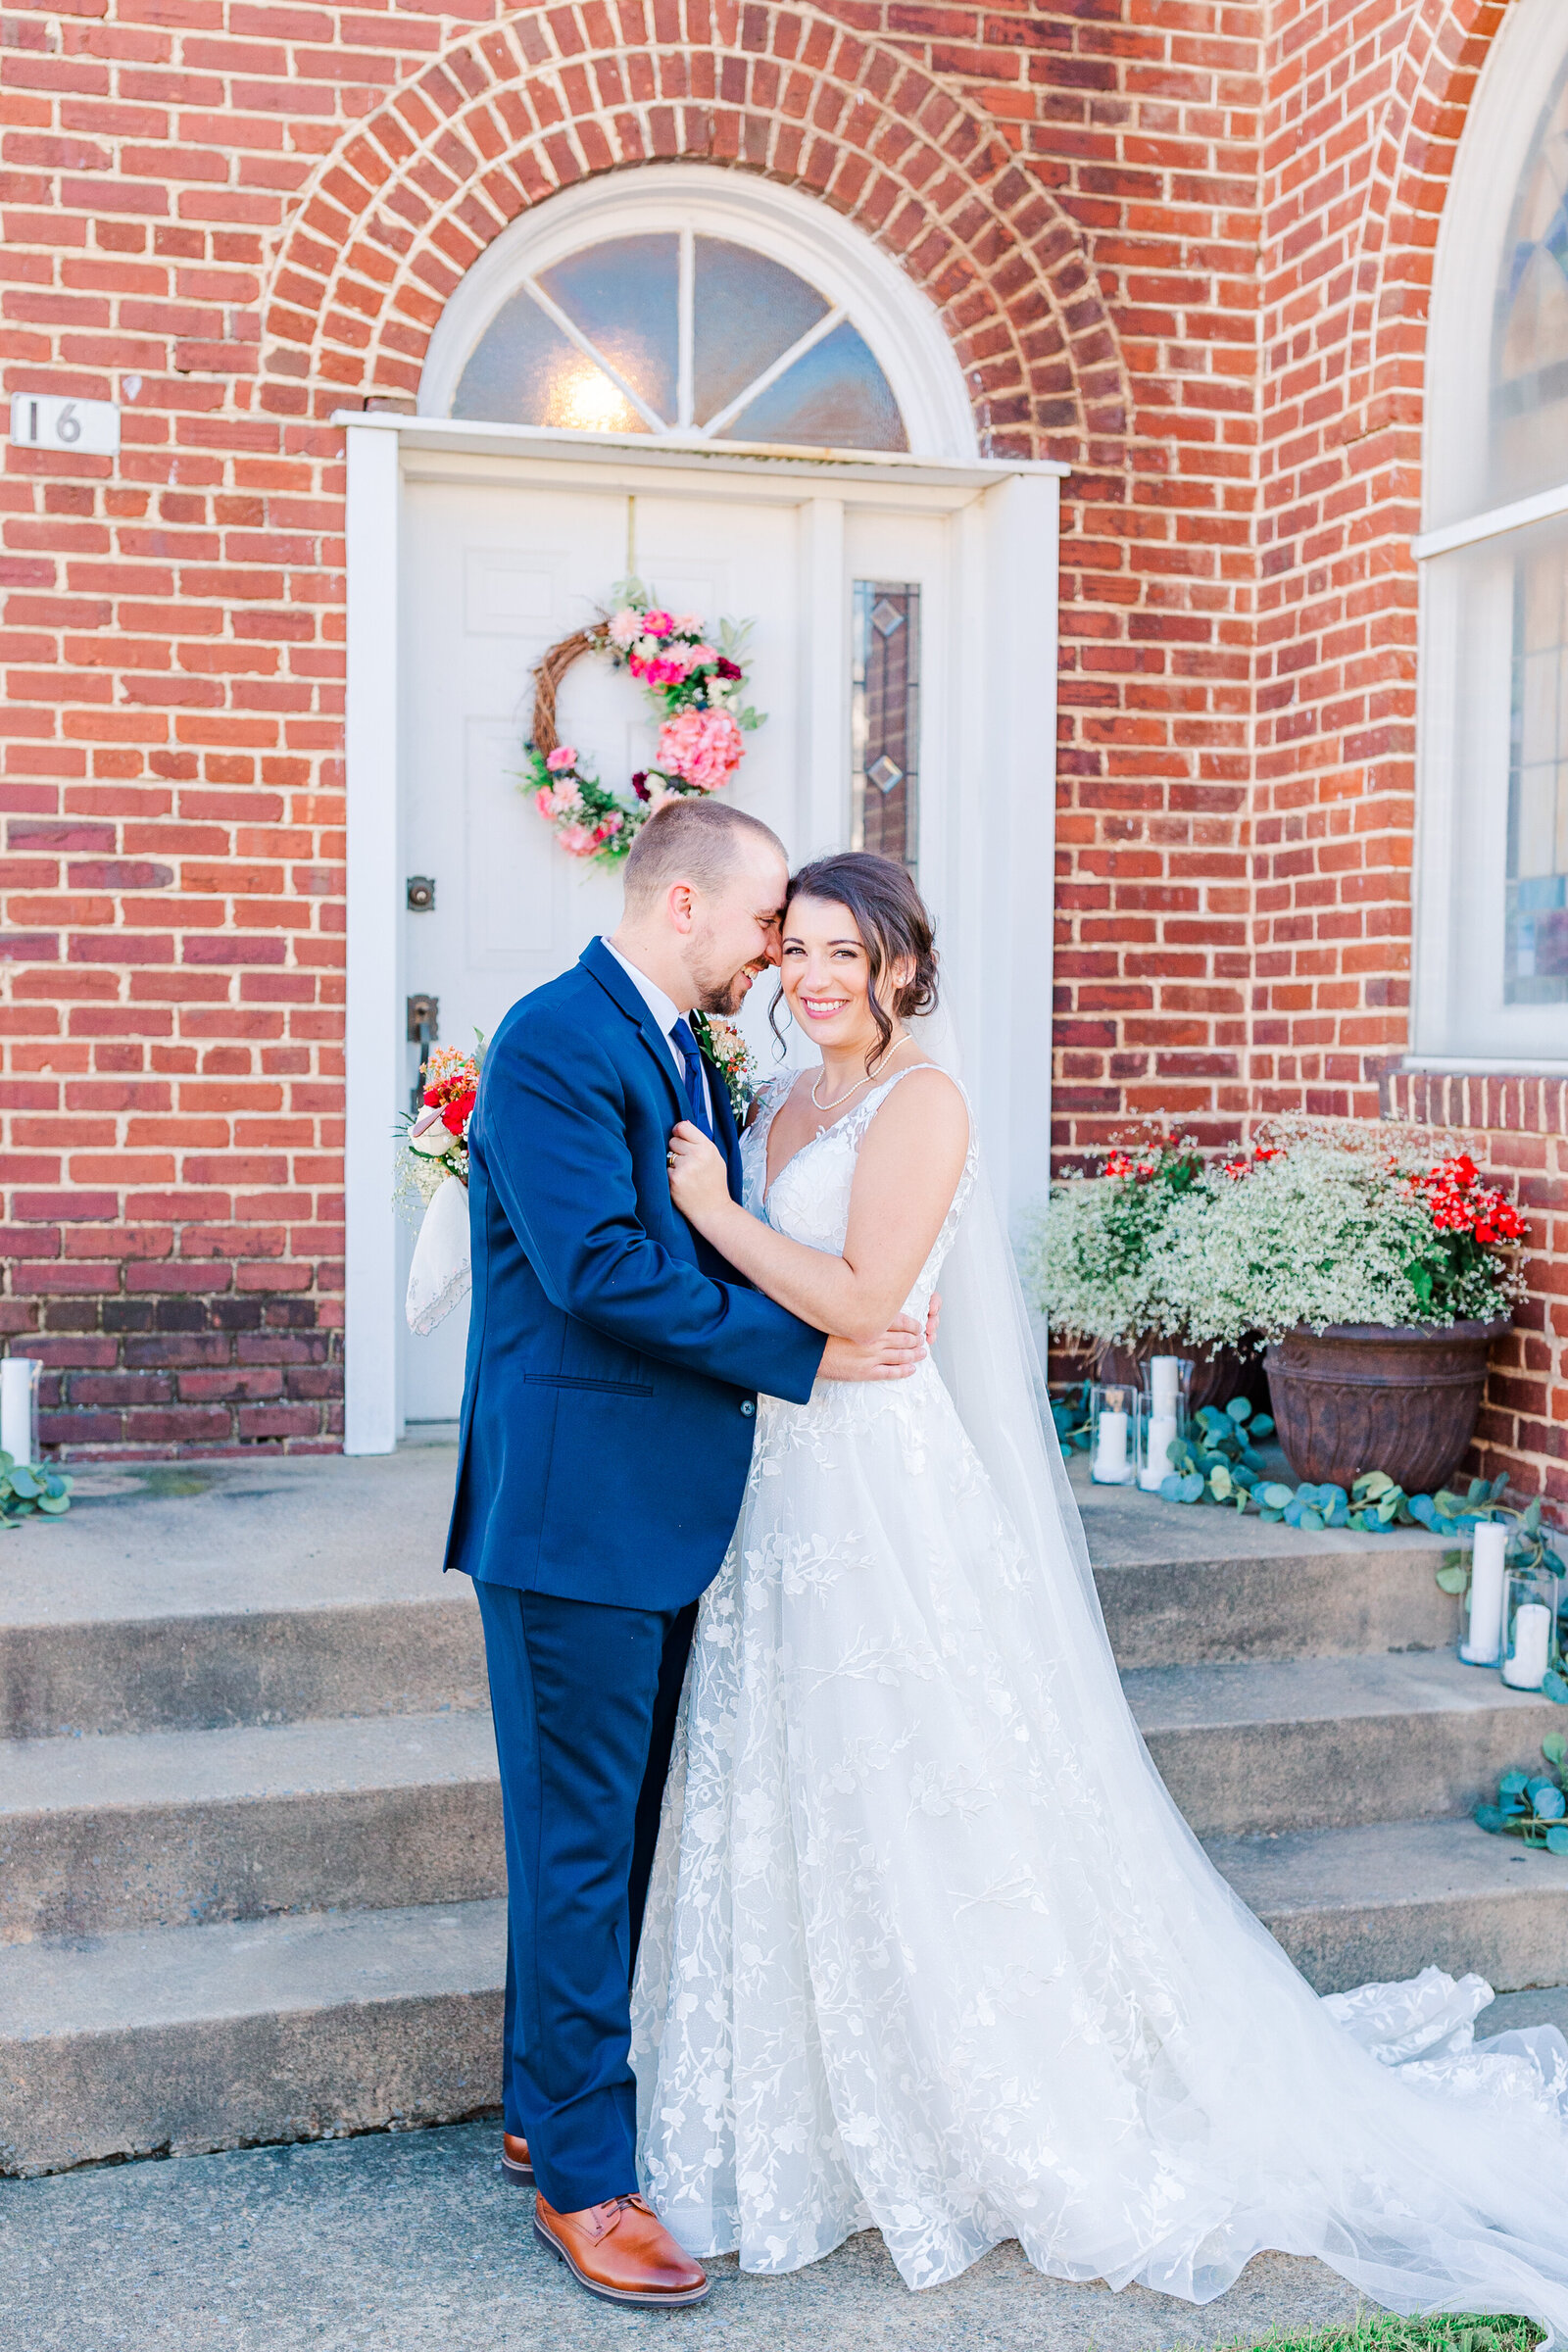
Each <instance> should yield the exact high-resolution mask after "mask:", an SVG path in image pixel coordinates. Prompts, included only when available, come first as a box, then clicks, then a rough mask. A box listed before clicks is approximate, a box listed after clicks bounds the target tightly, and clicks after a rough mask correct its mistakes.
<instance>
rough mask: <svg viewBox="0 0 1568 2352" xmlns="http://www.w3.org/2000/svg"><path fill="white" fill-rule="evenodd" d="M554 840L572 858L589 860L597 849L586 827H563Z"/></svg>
mask: <svg viewBox="0 0 1568 2352" xmlns="http://www.w3.org/2000/svg"><path fill="white" fill-rule="evenodd" d="M556 839H557V840H558V841H559V842H560V844H561V846H562V848H563V849H564V850H569V851H570V853H571V855H572V857H573V858H591V857H592V856H593V854H594V851H595V850H596V848H597V847H598V844H597V842H596V841H595V840H594V837H593V835H592V833H591V832H590V831H589V830H588V827H587V826H586V825H563V826H562V827H561V829H560V831H559V832H558V833H557V835H556Z"/></svg>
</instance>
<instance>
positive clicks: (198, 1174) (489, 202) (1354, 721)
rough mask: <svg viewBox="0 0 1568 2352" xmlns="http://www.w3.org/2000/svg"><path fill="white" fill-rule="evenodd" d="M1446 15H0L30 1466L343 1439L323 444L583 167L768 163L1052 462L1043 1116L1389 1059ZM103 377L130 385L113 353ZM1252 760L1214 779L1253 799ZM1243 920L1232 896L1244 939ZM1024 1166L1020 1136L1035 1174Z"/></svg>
mask: <svg viewBox="0 0 1568 2352" xmlns="http://www.w3.org/2000/svg"><path fill="white" fill-rule="evenodd" d="M1499 13H1500V11H1499V7H1498V6H1497V5H1496V0H1487V4H1486V5H1482V0H1359V4H1358V5H1354V6H1352V5H1346V4H1344V0H1340V4H1338V5H1335V4H1332V0H1316V4H1315V5H1313V6H1311V7H1306V6H1294V5H1282V6H1278V7H1276V8H1274V9H1273V10H1272V11H1269V12H1265V11H1263V10H1261V9H1259V8H1257V7H1256V6H1253V5H1242V4H1241V0H1229V4H1226V0H1045V4H1044V5H1040V6H1019V5H1008V4H1006V0H1002V4H1000V5H995V6H987V7H985V8H983V9H982V8H980V7H978V6H977V7H965V6H949V5H917V4H915V0H863V4H862V0H840V4H839V5H837V6H836V7H833V8H830V9H816V8H807V7H798V8H792V7H785V6H781V5H776V4H774V0H746V4H745V5H739V4H733V0H730V4H723V5H719V4H715V5H710V4H709V0H613V4H612V0H584V4H583V5H581V6H574V7H568V6H560V7H524V8H515V9H509V8H503V7H501V6H499V5H496V4H495V0H471V5H470V6H469V7H468V9H467V10H466V11H459V10H448V11H441V10H438V9H435V8H430V9H428V10H426V9H421V8H420V7H418V6H417V5H415V6H410V5H399V6H398V7H396V8H392V7H390V6H387V5H386V4H385V0H365V4H364V5H362V6H358V7H356V8H354V9H352V10H351V9H344V8H341V7H339V6H336V5H311V4H310V0H300V4H299V5H293V4H292V0H81V4H80V7H79V11H73V10H71V9H68V10H66V11H64V12H62V11H60V10H59V9H51V10H48V11H45V10H42V9H31V8H27V7H20V8H17V9H14V10H12V11H10V12H8V13H7V14H6V15H5V16H4V18H3V20H0V44H3V45H0V88H3V105H4V110H5V111H4V127H3V135H0V191H3V198H4V221H5V231H6V240H5V241H6V251H5V259H4V265H3V266H4V269H5V271H6V284H5V292H4V305H5V308H4V318H5V327H6V336H5V367H6V389H7V390H10V389H16V388H25V389H29V390H54V391H62V392H73V393H76V394H78V395H81V396H88V397H99V398H102V397H113V396H114V395H115V394H116V393H117V392H119V393H120V395H121V396H122V398H123V401H124V403H125V410H124V437H125V445H124V449H123V455H122V458H121V460H120V462H119V465H118V466H111V464H110V462H109V461H107V460H95V459H87V458H81V459H65V458H44V457H41V456H31V455H25V454H22V453H19V452H17V451H15V450H13V449H10V448H9V447H8V448H7V452H6V468H5V473H4V477H3V489H0V496H3V499H4V514H3V515H0V586H3V589H4V593H5V598H6V603H5V613H4V621H3V628H4V637H3V648H4V658H5V667H6V685H7V692H6V699H5V729H6V732H5V736H4V739H3V760H4V765H3V770H0V801H3V804H4V812H5V815H6V822H7V826H8V834H7V843H6V848H7V858H6V861H5V863H4V865H3V866H0V892H3V896H4V905H3V907H0V1029H3V1032H4V1046H5V1064H4V1075H3V1078H0V1112H3V1116H4V1121H5V1126H4V1136H3V1146H0V1187H3V1189H4V1193H5V1203H4V1206H5V1216H6V1228H7V1236H8V1240H9V1244H10V1248H9V1258H10V1264H9V1269H8V1273H7V1279H6V1289H5V1294H4V1297H3V1298H0V1322H3V1324H4V1327H5V1328H6V1329H7V1330H9V1332H10V1333H11V1335H12V1340H13V1344H17V1345H21V1346H23V1347H24V1348H26V1349H27V1350H28V1351H29V1352H35V1353H41V1354H43V1355H45V1356H46V1357H47V1359H48V1361H49V1363H50V1366H51V1378H52V1381H53V1383H54V1389H53V1392H52V1402H53V1404H54V1407H55V1417H54V1418H53V1420H52V1423H51V1434H52V1435H53V1436H54V1437H55V1438H56V1439H57V1440H59V1441H61V1442H64V1443H67V1444H69V1445H72V1446H89V1447H99V1446H106V1445H113V1444H141V1445H146V1446H157V1447H166V1446H172V1445H183V1446H206V1445H215V1444H222V1443H230V1442H235V1441H252V1442H262V1443H279V1444H287V1445H291V1446H312V1445H324V1444H331V1443H333V1442H334V1433H335V1431H336V1430H337V1428H338V1426H339V1424H338V1420H337V1410H338V1407H337V1403H336V1397H337V1391H338V1384H339V1378H340V1364H339V1362H338V1348H339V1340H338V1333H339V1330H340V1325H341V1262H340V1250H341V1235H340V1231H339V1218H340V1213H341V1212H340V1200H339V1196H338V1187H339V1183H340V1174H341V1170H340V1160H339V1156H338V1154H339V1149H340V1132H339V1119H340V1110H341V998H342V964H341V956H342V923H343V902H342V882H341V855H342V836H341V824H342V803H341V798H340V784H341V779H340V775H339V770H338V760H339V755H340V704H341V693H342V656H341V642H342V577H341V562H342V551H341V541H340V532H341V520H342V507H341V499H342V477H341V436H340V435H338V434H337V433H335V432H334V431H333V430H332V429H331V427H330V424H329V422H328V419H329V417H330V415H331V412H332V410H333V409H334V408H336V407H340V406H344V405H348V406H353V405H355V404H357V403H358V402H361V401H363V400H365V399H367V398H379V397H394V398H399V399H406V398H407V397H408V395H409V394H410V392H411V391H412V390H413V388H414V387H415V385H416V384H417V377H418V370H419V366H420V362H421V358H422V354H423V350H424V347H425V343H426V341H427V339H428V336H429V333H430V330H431V327H432V325H433V323H434V321H435V319H436V318H437V317H438V316H439V314H440V310H441V307H442V305H443V303H444V302H445V300H446V298H447V296H448V295H449V294H450V292H451V289H452V287H453V286H454V285H455V284H456V283H457V281H458V279H459V277H460V276H461V275H462V273H463V271H464V270H465V269H466V267H467V266H468V265H469V263H470V262H471V261H472V260H473V259H474V258H475V257H476V256H477V254H478V253H480V252H481V251H482V250H483V248H484V247H485V245H486V244H487V243H488V242H489V240H490V239H491V238H492V237H493V236H494V235H495V234H496V233H497V231H498V230H499V229H500V228H501V227H502V226H503V225H504V224H505V223H506V222H507V221H510V220H512V219H514V218H515V216H516V215H517V213H518V212H519V211H521V210H523V209H524V208H525V207H526V206H528V205H530V204H534V203H537V202H540V201H544V200H546V199H548V197H549V195H550V193H551V192H552V190H553V189H555V188H557V187H559V186H562V185H564V184H566V183H568V182H570V181H573V180H575V179H578V178H581V177H583V176H584V175H586V174H588V173H591V172H600V171H605V170H610V169H615V168H620V167H623V166H626V165H630V164H635V163H637V162H641V161H645V160H648V159H655V158H674V157H693V158H701V159H706V160H711V161H716V162H720V163H725V164H728V165H731V166H733V167H734V168H735V169H738V170H746V171H750V172H760V173H764V174H766V175H769V176H772V177H775V178H777V179H779V180H782V181H787V182H791V183H794V184H796V185H799V186H802V187H804V188H807V189H809V190H810V191H812V192H813V193H815V194H816V195H818V196H819V197H820V198H821V199H822V201H824V202H826V203H829V204H832V205H834V206H835V207H836V208H838V209H839V210H840V211H842V212H844V213H845V214H847V215H849V216H850V217H851V218H853V219H855V220H856V221H858V222H859V223H860V224H861V225H862V226H863V227H864V228H865V230H866V231H867V233H868V234H870V235H872V236H873V237H875V238H876V239H877V240H878V241H879V242H880V243H881V244H882V245H883V247H884V248H885V249H886V250H887V251H889V252H890V253H892V254H893V255H894V256H895V257H896V258H897V259H898V260H899V261H900V263H901V265H902V266H903V267H904V268H905V270H907V272H908V273H909V275H910V276H911V277H912V278H913V279H914V280H915V281H916V282H917V283H918V284H920V285H922V286H923V287H924V288H925V289H926V290H927V291H928V292H929V294H930V296H931V298H932V300H933V301H934V302H935V303H936V304H937V306H938V307H939V309H940V310H941V312H942V314H943V316H944V318H945V319H946V321H947V323H948V326H949V329H950V332H951V333H952V335H953V337H954V339H955V344H956V349H957V351H958V354H959V357H960V360H961V362H962V364H963V366H964V368H965V370H966V372H967V374H968V377H969V380H970V382H971V385H972V387H973V392H974V400H975V410H976V418H977V423H978V426H979V429H980V432H981V435H982V439H983V442H984V443H985V445H987V446H988V447H990V448H992V449H994V450H996V451H999V452H1006V453H1018V454H1034V455H1051V456H1057V457H1064V458H1066V459H1067V460H1069V462H1070V463H1071V464H1072V466H1074V469H1075V470H1074V473H1073V475H1072V477H1071V479H1070V481H1069V482H1068V483H1067V484H1066V485H1065V489H1066V499H1065V536H1064V543H1063V579H1062V589H1063V614H1062V619H1063V629H1062V639H1063V644H1062V683H1061V738H1062V740H1061V763H1060V788H1059V795H1058V802H1059V806H1058V833H1059V841H1060V877H1059V898H1058V907H1057V933H1058V938H1057V967H1056V970H1057V985H1058V1005H1057V1024H1058V1025H1057V1033H1056V1044H1057V1071H1056V1087H1055V1110H1056V1123H1057V1142H1058V1147H1059V1149H1060V1150H1061V1151H1062V1152H1063V1153H1068V1154H1070V1153H1072V1152H1084V1151H1086V1150H1090V1149H1092V1148H1093V1147H1094V1146H1095V1145H1096V1144H1097V1143H1099V1142H1100V1141H1102V1140H1103V1137H1104V1136H1105V1135H1106V1134H1107V1133H1108V1132H1109V1130H1110V1129H1111V1128H1112V1127H1114V1126H1115V1125H1116V1124H1117V1123H1118V1121H1119V1120H1120V1119H1121V1118H1123V1117H1124V1116H1125V1115H1126V1114H1127V1113H1128V1112H1129V1111H1130V1110H1146V1109H1152V1108H1156V1107H1157V1108H1163V1109H1165V1110H1168V1111H1170V1112H1171V1113H1173V1114H1174V1115H1176V1116H1177V1117H1178V1118H1179V1119H1180V1120H1181V1122H1182V1123H1183V1124H1184V1125H1187V1126H1190V1127H1193V1128H1195V1129H1196V1130H1197V1131H1198V1132H1200V1133H1201V1134H1204V1135H1207V1136H1211V1137H1213V1138H1215V1139H1218V1138H1220V1137H1222V1136H1226V1135H1229V1134H1231V1133H1234V1132H1235V1131H1236V1130H1237V1128H1238V1127H1239V1126H1241V1125H1242V1124H1243V1123H1245V1121H1246V1119H1247V1118H1248V1116H1249V1115H1250V1114H1251V1113H1252V1112H1254V1111H1255V1110H1257V1109H1259V1108H1263V1107H1274V1106H1285V1105H1287V1104H1292V1105H1294V1104H1296V1103H1307V1104H1309V1105H1310V1106H1313V1107H1324V1108H1349V1107H1354V1108H1356V1109H1357V1110H1361V1111H1365V1112H1367V1113H1369V1114H1370V1113H1372V1112H1374V1111H1375V1109H1376V1105H1377V1081H1378V1076H1379V1072H1380V1070H1381V1068H1382V1066H1383V1065H1384V1063H1386V1061H1387V1060H1388V1059H1389V1058H1390V1057H1391V1056H1392V1055H1395V1054H1397V1051H1398V1048H1399V1046H1400V1044H1401V1042H1402V1037H1403V1029H1402V1018H1403V1015H1402V992H1403V988H1404V984H1405V970H1406V957H1407V934H1408V913H1407V908H1408V889H1407V877H1408V858H1409V826H1410V809H1411V795H1412V781H1413V780H1412V772H1411V764H1410V760H1411V747H1410V723H1411V713H1410V675H1411V667H1412V661H1413V610H1414V590H1413V576H1412V574H1411V571H1410V566H1409V563H1408V556H1407V550H1406V546H1405V542H1406V540H1407V537H1408V533H1409V531H1410V529H1411V528H1412V527H1413V523H1414V518H1415V513H1416V506H1417V500H1418V477H1417V465H1418V456H1419V445H1418V428H1419V395H1420V358H1421V339H1422V327H1421V321H1422V316H1423V304H1424V289H1425V282H1426V281H1425V272H1426V271H1427V270H1428V269H1429V265H1430V252H1431V244H1432V236H1433V230H1434V226H1435V221H1436V218H1437V213H1438V209H1439V207H1440V205H1441V200H1442V191H1443V186H1444V183H1445V180H1446V172H1447V169H1448V165H1449V163H1450V162H1451V154H1452V146H1453V142H1454V138H1455V136H1456V133H1457V129H1458V127H1459V124H1460V122H1461V120H1462V108H1463V104H1464V101H1465V98H1466V96H1467V94H1468V89H1469V86H1470V82H1471V80H1472V79H1473V75H1474V73H1475V71H1476V69H1477V67H1478V65H1479V63H1480V60H1481V58H1482V56H1483V55H1484V51H1485V46H1486V41H1487V39H1488V38H1489V37H1490V34H1491V32H1492V30H1493V29H1494V28H1495V23H1496V20H1497V18H1498V15H1499ZM131 377H135V378H139V383H137V384H136V386H135V388H134V393H133V392H132V386H131V383H130V381H129V380H128V379H129V378H131ZM1254 776H1255V778H1256V782H1255V784H1254ZM1254 909H1255V931H1254ZM1042 1176H1044V1171H1042Z"/></svg>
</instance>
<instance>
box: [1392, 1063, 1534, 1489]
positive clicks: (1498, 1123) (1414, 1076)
mask: <svg viewBox="0 0 1568 2352" xmlns="http://www.w3.org/2000/svg"><path fill="white" fill-rule="evenodd" d="M1382 1107H1383V1115H1384V1117H1385V1118H1389V1119H1396V1120H1398V1121H1399V1122H1400V1123H1401V1124H1403V1125H1406V1126H1412V1127H1427V1128H1432V1129H1436V1130H1439V1131H1443V1130H1446V1131H1448V1132H1449V1133H1456V1134H1460V1135H1463V1136H1464V1137H1465V1139H1466V1141H1467V1142H1468V1144H1469V1146H1470V1149H1471V1151H1472V1152H1473V1153H1474V1156H1475V1158H1476V1160H1477V1162H1478V1164H1480V1165H1482V1166H1485V1167H1488V1168H1493V1169H1495V1170H1496V1172H1497V1174H1498V1175H1499V1176H1500V1177H1501V1179H1502V1181H1503V1183H1504V1185H1505V1187H1506V1189H1507V1190H1508V1191H1509V1192H1510V1193H1511V1194H1512V1196H1513V1198H1514V1199H1515V1200H1516V1201H1518V1203H1519V1206H1520V1208H1521V1209H1522V1210H1523V1211H1524V1213H1525V1215H1526V1217H1527V1218H1528V1219H1529V1221H1530V1240H1529V1246H1528V1248H1527V1249H1526V1250H1525V1252H1524V1255H1523V1261H1522V1264H1523V1272H1524V1275H1525V1280H1526V1283H1527V1285H1528V1294H1527V1296H1526V1297H1525V1298H1524V1299H1521V1300H1520V1302H1519V1305H1518V1306H1517V1308H1516V1309H1515V1312H1514V1327H1513V1329H1512V1331H1511V1332H1509V1334H1508V1336H1507V1337H1506V1339H1504V1340H1503V1341H1501V1342H1500V1343H1499V1345H1498V1346H1497V1347H1496V1348H1494V1350H1493V1355H1492V1369H1491V1376H1490V1378H1489V1380H1488V1383H1487V1397H1486V1403H1485V1405H1484V1407H1483V1409H1482V1414H1481V1426H1480V1428H1479V1430H1478V1431H1477V1433H1476V1444H1475V1447H1474V1449H1473V1454H1472V1457H1471V1460H1470V1464H1469V1467H1470V1468H1471V1469H1472V1470H1473V1471H1474V1472H1476V1473H1477V1474H1478V1475H1480V1476H1482V1477H1486V1478H1495V1477H1497V1476H1498V1474H1499V1473H1500V1472H1502V1471H1506V1472H1507V1473H1508V1476H1509V1477H1510V1478H1511V1479H1512V1481H1513V1483H1514V1485H1515V1486H1516V1487H1517V1488H1519V1489H1520V1490H1521V1491H1522V1492H1523V1493H1524V1494H1526V1495H1533V1494H1537V1493H1542V1494H1544V1495H1546V1496H1547V1497H1548V1498H1549V1501H1550V1503H1551V1506H1552V1515H1553V1516H1554V1517H1556V1518H1557V1519H1558V1520H1559V1521H1561V1522H1564V1523H1568V1080H1565V1079H1562V1078H1453V1077H1435V1076H1423V1075H1421V1074H1418V1073H1415V1072H1398V1073H1394V1074H1391V1075H1390V1076H1389V1077H1387V1078H1385V1080H1384V1082H1383V1103H1382Z"/></svg>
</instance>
